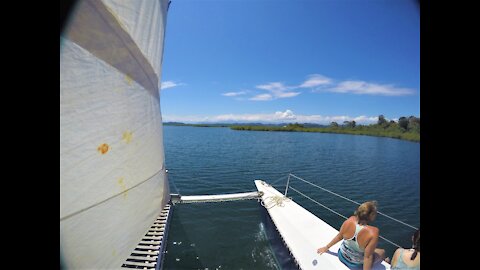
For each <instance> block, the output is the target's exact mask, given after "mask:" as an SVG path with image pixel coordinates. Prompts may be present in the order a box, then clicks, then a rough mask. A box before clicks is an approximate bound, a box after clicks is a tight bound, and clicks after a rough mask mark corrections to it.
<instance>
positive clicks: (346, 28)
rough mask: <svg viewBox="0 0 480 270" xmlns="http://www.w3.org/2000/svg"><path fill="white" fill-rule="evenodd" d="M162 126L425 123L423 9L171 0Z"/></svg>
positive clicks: (340, 0) (395, 4)
mask: <svg viewBox="0 0 480 270" xmlns="http://www.w3.org/2000/svg"><path fill="white" fill-rule="evenodd" d="M160 101H161V111H162V116H163V121H164V122H167V121H179V122H185V123H199V122H236V121H239V122H301V123H303V122H310V123H323V124H328V123H330V122H332V121H337V122H339V123H340V122H343V121H345V120H349V121H351V120H355V121H356V122H357V123H363V124H370V123H374V122H376V120H377V117H378V115H380V114H383V115H384V116H385V118H387V119H394V120H396V119H398V118H399V117H401V116H407V117H408V116H410V115H414V116H417V117H420V10H419V5H418V3H417V2H416V1H410V0H395V1H391V0H382V1H380V0H378V1H373V0H369V1H367V0H363V1H353V0H352V1H347V0H336V1H333V0H332V1H322V0H318V1H314V0H310V1H309V0H303V1H302V0H297V1H294V0H290V1H287V0H275V1H274V0H256V1H253V0H242V1H240V0H222V1H221V0H195V1H194V0H173V1H172V4H171V5H170V9H169V12H168V17H167V28H166V36H165V47H164V56H163V71H162V90H161V94H160Z"/></svg>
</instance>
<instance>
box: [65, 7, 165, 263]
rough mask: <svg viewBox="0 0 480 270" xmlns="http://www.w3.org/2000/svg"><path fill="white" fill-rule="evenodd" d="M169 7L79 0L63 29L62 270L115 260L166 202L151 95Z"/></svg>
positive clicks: (158, 122)
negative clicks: (63, 268)
mask: <svg viewBox="0 0 480 270" xmlns="http://www.w3.org/2000/svg"><path fill="white" fill-rule="evenodd" d="M167 8H168V0H161V1H159V0H146V1H135V0H131V1H120V0H103V1H93V0H92V1H90V0H86V1H79V3H77V5H76V7H75V9H74V11H73V12H72V14H71V18H70V21H69V22H68V24H67V25H66V27H65V30H64V32H63V34H62V35H61V39H60V42H61V51H60V253H61V254H60V255H61V265H62V266H63V267H65V268H72V269H116V268H120V266H121V265H122V263H123V262H124V261H125V258H127V257H128V255H130V253H131V252H132V250H133V249H134V247H135V246H136V244H137V243H138V242H139V241H140V239H141V238H142V236H143V235H144V234H145V232H146V230H147V229H148V228H149V226H150V225H151V224H152V222H153V221H154V220H155V218H156V217H157V216H158V214H159V213H160V211H161V209H162V208H163V206H164V205H165V204H166V203H167V202H168V200H169V190H168V181H167V179H166V172H165V163H164V152H163V135H162V119H161V114H160V99H159V86H160V77H161V63H162V55H163V44H164V32H165V23H166V13H167Z"/></svg>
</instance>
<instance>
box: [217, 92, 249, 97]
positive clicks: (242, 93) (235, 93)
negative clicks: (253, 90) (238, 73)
mask: <svg viewBox="0 0 480 270" xmlns="http://www.w3.org/2000/svg"><path fill="white" fill-rule="evenodd" d="M246 93H247V91H238V92H227V93H223V94H222V96H226V97H236V96H241V95H245V94H246Z"/></svg>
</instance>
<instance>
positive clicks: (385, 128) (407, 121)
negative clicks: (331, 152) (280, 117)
mask: <svg viewBox="0 0 480 270" xmlns="http://www.w3.org/2000/svg"><path fill="white" fill-rule="evenodd" d="M230 128H231V129H233V130H251V131H289V132H321V133H342V134H353V135H367V136H378V137H390V138H396V139H401V140H408V141H414V142H420V118H417V117H415V116H410V117H404V116H402V117H400V118H399V119H398V122H395V121H393V120H390V121H387V120H386V119H385V117H384V116H383V115H379V116H378V121H377V123H375V124H371V125H358V124H357V123H356V122H355V121H344V122H343V123H342V125H340V124H338V123H337V122H331V123H330V125H329V126H327V127H305V125H303V124H299V123H294V124H288V125H286V126H283V127H281V126H249V125H242V126H236V125H233V126H230Z"/></svg>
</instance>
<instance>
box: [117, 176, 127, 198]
mask: <svg viewBox="0 0 480 270" xmlns="http://www.w3.org/2000/svg"><path fill="white" fill-rule="evenodd" d="M117 182H118V184H119V185H120V188H121V189H122V192H123V198H127V191H126V190H127V186H126V185H125V183H124V182H123V177H120V179H118V181H117Z"/></svg>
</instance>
